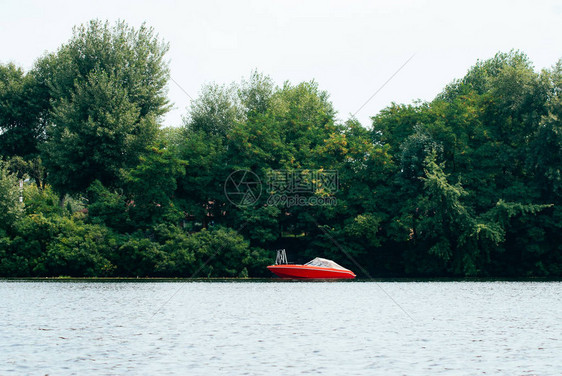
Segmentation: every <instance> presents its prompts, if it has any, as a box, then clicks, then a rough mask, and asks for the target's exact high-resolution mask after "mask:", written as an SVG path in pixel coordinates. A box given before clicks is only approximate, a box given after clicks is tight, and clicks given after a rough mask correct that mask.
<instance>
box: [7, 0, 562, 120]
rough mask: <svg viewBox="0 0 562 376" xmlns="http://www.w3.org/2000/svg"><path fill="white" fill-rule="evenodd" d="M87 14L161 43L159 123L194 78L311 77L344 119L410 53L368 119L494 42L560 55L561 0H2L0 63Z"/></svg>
mask: <svg viewBox="0 0 562 376" xmlns="http://www.w3.org/2000/svg"><path fill="white" fill-rule="evenodd" d="M93 18H99V19H102V20H106V19H107V20H110V21H115V20H118V19H122V20H125V21H126V22H127V23H128V24H129V25H131V26H135V27H137V26H139V25H140V24H142V23H143V22H146V23H147V24H148V25H150V26H152V27H154V29H155V30H156V32H157V33H158V34H159V36H160V38H162V39H163V40H165V41H166V42H168V43H169V44H170V50H169V52H168V55H167V58H168V60H169V64H170V69H171V77H172V78H173V80H174V81H175V82H177V83H178V84H179V86H180V87H181V88H180V87H178V86H177V85H176V84H175V83H174V82H172V81H170V83H169V88H168V97H169V99H170V101H171V102H172V103H173V109H172V110H171V111H170V112H169V113H168V114H167V115H166V117H165V118H164V119H163V124H164V125H165V126H179V125H180V124H181V123H182V117H183V116H184V115H185V114H186V113H187V108H188V106H189V104H190V98H189V96H191V97H193V98H195V97H197V95H198V94H199V92H200V89H201V87H202V85H203V84H205V83H210V82H216V83H219V84H221V83H226V84H228V83H231V82H234V81H240V80H241V79H242V78H243V77H248V76H249V75H250V74H251V72H252V70H254V69H257V70H258V71H260V72H262V73H264V74H266V75H269V76H270V77H271V78H272V79H273V80H274V82H275V83H276V84H278V85H281V84H282V83H283V82H285V81H290V82H291V83H294V84H296V83H299V82H302V81H309V80H312V79H314V80H315V81H317V82H318V84H319V86H320V88H321V89H322V90H326V91H327V92H328V93H329V94H330V98H331V100H332V103H333V104H334V107H335V109H336V110H337V111H338V118H339V119H340V120H346V119H348V118H349V117H350V116H351V115H352V114H355V113H356V112H357V110H358V109H359V108H361V106H362V105H363V104H364V103H365V102H366V101H367V100H368V99H369V98H370V97H371V96H372V95H373V94H374V93H375V92H377V90H379V89H380V88H381V86H382V85H383V84H385V82H387V81H388V80H389V78H390V77H392V76H393V75H394V74H395V73H396V72H397V71H398V70H399V68H400V67H401V66H403V64H404V63H405V62H406V61H408V59H410V58H411V60H409V61H408V63H407V64H406V65H404V66H403V68H402V69H401V70H399V71H398V73H396V74H395V75H394V77H393V78H392V79H391V80H390V81H388V83H387V84H386V85H385V86H384V87H383V88H382V89H380V91H379V92H378V93H377V94H376V95H375V96H374V97H373V98H372V100H370V101H369V102H368V103H367V104H366V105H365V106H364V107H363V108H361V110H360V111H359V112H358V113H357V114H356V117H357V118H358V119H359V120H360V121H361V123H362V124H363V125H364V126H369V125H370V124H371V121H370V117H371V116H374V115H376V114H377V113H378V112H379V111H380V110H381V109H383V108H385V107H387V106H389V105H390V104H391V103H392V102H396V103H412V102H413V101H416V100H426V101H429V100H432V99H433V98H434V97H435V96H436V95H437V94H438V93H439V92H440V91H441V90H442V89H443V87H444V86H445V85H447V84H448V83H450V82H451V81H453V80H454V79H458V78H461V77H463V76H464V74H465V73H466V72H467V70H468V69H469V68H470V67H471V66H473V65H474V64H475V63H476V61H477V60H478V59H481V60H484V59H488V58H490V57H493V56H494V54H495V53H496V52H498V51H505V52H507V51H509V50H511V49H519V50H521V51H523V52H525V53H526V54H527V55H528V56H529V58H530V59H531V61H532V62H533V63H534V65H535V68H536V69H537V70H540V69H543V68H549V67H551V66H552V65H553V64H554V63H555V62H556V61H557V60H558V59H560V58H562V49H561V47H562V2H560V1H534V2H530V1H518V0H511V1H492V0H487V1H481V0H474V1H463V2H459V1H453V0H438V1H423V0H419V1H405V0H388V1H354V0H341V1H331V0H312V1H307V0H299V1H293V0H285V1H269V0H244V1H232V0H231V1H213V0H211V1H173V0H160V1H142V0H136V1H117V0H113V1H107V0H101V1H62V0H49V1H25V0H24V1H22V0H19V1H18V0H16V1H11V0H10V1H8V0H0V47H1V48H0V63H4V64H5V63H8V62H13V63H15V64H17V65H19V66H22V67H23V68H24V69H26V70H28V69H30V68H31V67H32V66H33V63H34V61H35V60H36V59H37V58H38V57H40V56H42V55H43V54H45V53H46V52H54V51H56V50H57V48H58V47H59V46H60V45H61V44H63V43H65V42H66V41H68V40H69V39H70V37H71V36H72V27H73V26H74V25H79V24H82V23H86V22H88V20H90V19H93ZM412 56H413V57H412ZM182 89H183V90H182ZM184 90H185V92H187V93H188V94H189V96H188V95H186V94H185V92H184Z"/></svg>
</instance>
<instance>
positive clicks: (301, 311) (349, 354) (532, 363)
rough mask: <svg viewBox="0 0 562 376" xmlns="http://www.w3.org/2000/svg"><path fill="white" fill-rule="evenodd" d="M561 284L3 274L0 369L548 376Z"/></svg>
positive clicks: (560, 368) (561, 322) (555, 350)
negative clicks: (12, 278) (36, 278)
mask: <svg viewBox="0 0 562 376" xmlns="http://www.w3.org/2000/svg"><path fill="white" fill-rule="evenodd" d="M561 287H562V285H561V284H560V283H558V282H548V283H546V282H541V283H532V282H482V283H480V282H478V283H476V282H420V283H417V282H403V283H400V282H387V283H373V282H353V283H266V282H245V283H230V282H229V283H225V282H223V283H216V282H215V283H200V282H182V283H173V282H163V283H146V282H144V283H92V282H48V283H45V282H7V281H4V282H0V313H1V319H0V375H6V374H18V375H19V374H37V375H39V374H40V375H44V374H51V375H60V374H73V373H75V374H78V375H84V374H86V375H87V374H92V375H99V374H123V373H129V374H150V373H152V374H159V375H165V374H180V375H184V374H189V375H233V374H249V375H271V374H276V375H286V374H334V375H337V374H353V375H373V374H408V375H411V374H429V373H431V374H438V373H441V374H483V373H486V374H495V375H497V374H505V375H519V374H541V375H544V374H560V373H561V372H562V357H561V356H560V354H562V343H561V339H562V298H561V294H560V292H561V290H560V289H561ZM381 288H382V289H384V291H383V290H382V289H381ZM385 291H386V292H387V293H388V294H389V295H390V296H391V297H392V298H393V299H394V300H395V301H396V302H397V303H398V304H400V306H401V307H402V308H403V309H404V310H405V311H406V312H407V313H408V314H409V315H410V316H411V317H412V319H413V320H412V319H410V317H408V315H406V314H405V313H404V312H403V311H402V310H401V309H400V307H398V306H397V305H396V304H395V303H394V302H393V301H392V300H391V299H390V298H389V297H388V296H387V295H386V294H385ZM174 294H175V295H174ZM170 298H171V299H170ZM160 307H162V309H161V310H159V308H160ZM155 312H157V313H156V314H155V315H154V313H155Z"/></svg>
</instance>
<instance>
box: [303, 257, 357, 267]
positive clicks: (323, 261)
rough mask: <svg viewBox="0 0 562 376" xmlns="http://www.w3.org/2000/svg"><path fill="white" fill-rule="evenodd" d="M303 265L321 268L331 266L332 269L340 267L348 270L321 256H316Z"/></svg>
mask: <svg viewBox="0 0 562 376" xmlns="http://www.w3.org/2000/svg"><path fill="white" fill-rule="evenodd" d="M305 265H308V266H320V267H322V268H332V269H341V270H348V269H346V268H344V267H343V266H341V265H338V264H336V263H335V262H333V261H332V260H328V259H325V258H321V257H316V258H315V259H314V260H311V261H309V262H307V263H306V264H305Z"/></svg>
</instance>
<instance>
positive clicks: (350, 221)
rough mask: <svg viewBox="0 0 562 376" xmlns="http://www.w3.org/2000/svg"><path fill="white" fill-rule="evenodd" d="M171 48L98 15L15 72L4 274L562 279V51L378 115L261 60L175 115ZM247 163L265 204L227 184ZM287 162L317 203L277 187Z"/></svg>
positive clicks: (7, 77)
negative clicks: (281, 271)
mask: <svg viewBox="0 0 562 376" xmlns="http://www.w3.org/2000/svg"><path fill="white" fill-rule="evenodd" d="M167 49H168V45H167V44H166V43H164V42H163V41H162V40H160V38H159V37H158V35H157V34H156V33H155V31H154V30H153V29H151V28H149V27H147V26H144V25H143V26H141V27H140V28H132V27H130V26H128V25H127V24H126V23H124V22H118V23H115V24H110V23H108V22H102V21H97V20H95V21H91V22H90V23H89V24H87V25H82V26H79V27H76V28H75V29H74V33H73V37H72V38H71V39H70V40H69V41H68V42H67V43H65V44H63V45H62V46H61V47H60V48H59V49H58V50H57V51H56V52H54V53H50V54H46V55H44V56H42V57H40V58H38V60H36V62H35V64H34V66H33V67H32V69H30V70H29V71H27V72H25V71H24V70H23V69H22V68H20V67H17V66H15V65H14V64H3V65H0V276H4V277H17V276H38V277H41V276H77V277H78V276H121V277H125V276H132V277H136V276H140V277H145V276H150V277H191V276H196V277H246V276H250V277H261V276H269V272H268V271H267V270H266V269H265V266H266V265H268V264H270V263H272V262H273V261H274V259H275V253H274V252H273V250H275V249H279V248H286V249H287V250H288V252H289V255H290V259H292V261H297V262H302V261H308V259H310V258H313V257H316V256H319V257H326V258H330V259H333V260H334V261H336V262H338V263H340V264H342V265H344V266H346V267H349V268H351V269H353V270H354V271H355V272H356V273H357V274H358V275H359V277H367V276H373V277H398V276H409V277H435V276H445V277H465V276H482V277H530V276H550V277H560V276H562V210H561V204H562V175H561V167H562V60H561V61H559V62H557V63H556V64H554V66H553V67H552V68H551V69H547V70H542V71H540V72H537V71H535V69H534V67H533V65H532V63H531V62H530V61H529V59H528V57H527V56H526V55H525V54H524V53H522V52H519V51H510V52H507V53H502V52H500V53H498V54H496V55H495V56H494V57H493V58H491V59H489V60H484V61H477V62H476V63H475V65H474V66H473V67H471V68H470V69H469V70H468V72H467V74H466V75H465V76H464V77H463V78H461V79H458V80H456V81H454V82H452V83H451V84H449V85H448V86H447V87H445V88H444V89H443V90H442V92H441V93H440V94H439V95H438V96H437V97H436V98H435V99H434V100H432V101H430V102H415V103H414V104H409V105H401V104H391V105H390V106H389V107H387V108H385V109H384V110H382V111H381V112H380V113H379V114H377V115H375V116H373V117H372V124H369V125H368V126H363V125H361V124H360V123H359V122H358V121H357V120H356V119H354V118H353V117H350V118H349V119H348V120H346V121H342V120H339V118H338V117H337V114H336V111H335V110H334V107H333V105H332V103H331V102H330V100H329V95H328V93H326V92H325V91H322V90H321V89H320V88H319V86H318V84H317V83H316V82H315V81H310V82H302V83H299V84H293V83H289V82H285V83H284V84H283V85H282V86H276V85H275V84H274V83H273V81H272V80H271V79H270V78H269V77H268V76H266V75H264V74H261V73H259V72H252V73H251V75H250V76H249V77H248V78H246V79H243V80H242V81H241V82H239V83H234V84H230V85H220V84H215V83H212V84H208V85H205V86H204V87H203V88H202V89H201V91H200V94H199V96H198V97H197V98H196V99H195V100H194V101H193V102H192V103H191V106H190V107H189V109H188V112H187V114H186V116H185V118H184V121H183V124H178V127H170V128H163V127H161V125H160V123H161V121H162V116H163V115H164V114H165V113H166V111H167V110H168V109H169V106H170V104H169V103H168V100H167V97H166V87H167V85H168V82H169V79H170V72H169V68H168V63H167V60H166V52H167ZM236 171H251V172H252V173H253V174H255V175H252V176H255V177H257V178H258V179H259V182H261V183H262V191H261V195H260V197H259V199H258V198H257V197H255V198H256V200H253V201H252V202H249V203H248V204H247V205H246V204H244V205H240V204H239V203H236V202H233V200H232V199H231V197H228V194H227V193H228V192H226V189H225V182H227V180H228V177H229V176H231V174H232V173H234V172H236ZM287 172H289V173H291V174H292V175H291V176H293V177H295V176H296V177H297V178H298V179H299V182H300V183H303V182H304V183H311V184H310V185H308V186H309V187H312V188H311V189H309V190H304V191H303V192H301V193H299V194H300V197H301V198H304V199H306V200H304V201H303V202H305V204H303V203H302V202H299V203H298V204H292V205H289V204H288V203H287V202H286V201H283V200H280V201H275V202H272V201H271V200H268V197H271V195H274V194H276V193H279V192H277V191H276V190H278V189H279V186H278V185H276V184H269V183H270V182H271V179H272V176H277V175H279V174H282V173H287ZM328 172H330V174H336V175H337V189H326V188H327V187H326V186H325V185H323V184H320V183H318V181H313V180H314V179H318V177H321V176H328V175H329V174H327V173H328ZM276 174H277V175H276ZM277 177H279V176H277ZM277 182H279V180H278V181H277ZM332 188H333V187H332ZM293 193H294V191H293ZM311 198H315V199H317V200H316V201H314V200H310V199H311ZM327 198H329V200H327ZM320 199H321V200H320ZM315 203H316V204H315ZM355 262H356V263H357V264H355ZM357 265H361V268H360V270H359V269H358V268H357Z"/></svg>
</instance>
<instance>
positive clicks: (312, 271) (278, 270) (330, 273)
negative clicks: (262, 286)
mask: <svg viewBox="0 0 562 376" xmlns="http://www.w3.org/2000/svg"><path fill="white" fill-rule="evenodd" d="M267 268H268V269H269V270H270V271H271V272H272V273H273V274H275V275H277V276H279V277H281V278H292V279H353V278H355V274H354V273H353V272H352V271H351V270H342V269H332V268H323V267H319V266H308V265H270V266H268V267H267Z"/></svg>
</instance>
